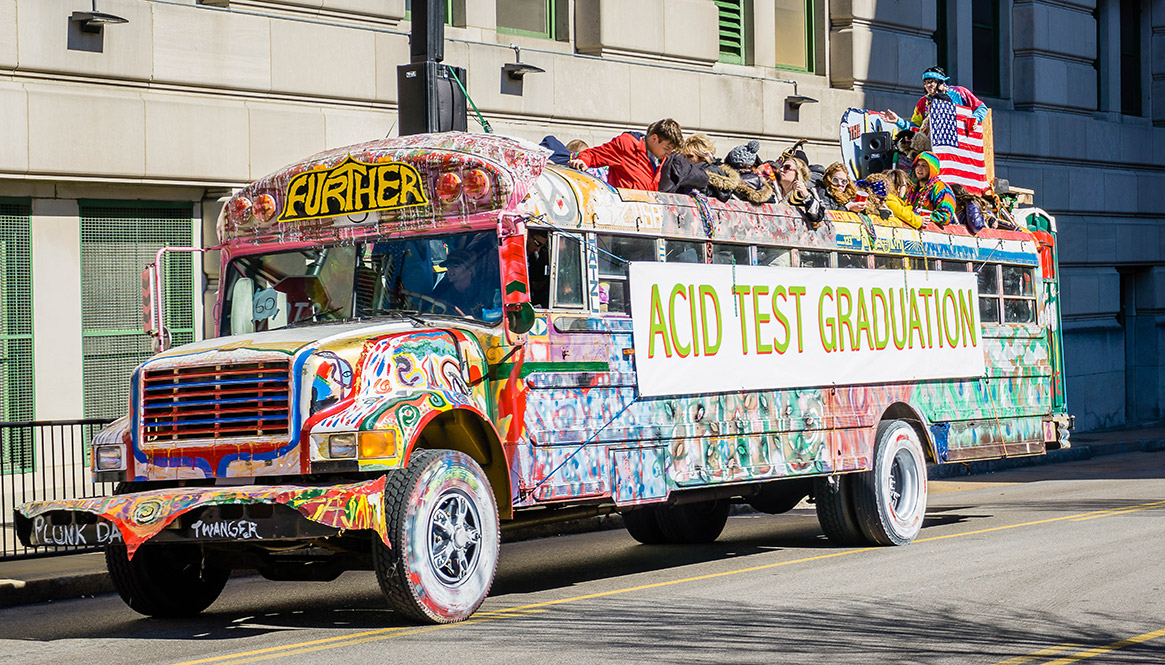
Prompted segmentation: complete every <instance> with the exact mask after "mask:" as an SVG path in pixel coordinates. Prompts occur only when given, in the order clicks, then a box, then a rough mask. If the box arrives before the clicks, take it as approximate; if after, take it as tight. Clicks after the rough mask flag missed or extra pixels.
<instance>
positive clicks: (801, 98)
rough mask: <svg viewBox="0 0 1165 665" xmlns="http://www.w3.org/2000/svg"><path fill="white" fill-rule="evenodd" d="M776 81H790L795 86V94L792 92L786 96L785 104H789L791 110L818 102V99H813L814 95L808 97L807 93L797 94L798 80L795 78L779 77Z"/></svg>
mask: <svg viewBox="0 0 1165 665" xmlns="http://www.w3.org/2000/svg"><path fill="white" fill-rule="evenodd" d="M776 82H777V83H789V84H791V85H792V86H793V94H791V95H789V96H788V97H786V98H785V105H786V106H788V107H789V109H790V110H792V111H796V110H797V109H799V108H801V106H802V105H804V104H816V103H817V100H816V99H813V98H812V97H806V96H805V95H798V94H797V82H796V81H794V80H793V79H777V81H776Z"/></svg>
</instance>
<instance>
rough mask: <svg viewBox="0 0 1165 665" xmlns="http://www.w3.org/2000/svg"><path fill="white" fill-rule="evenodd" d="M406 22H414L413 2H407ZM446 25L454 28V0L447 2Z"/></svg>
mask: <svg viewBox="0 0 1165 665" xmlns="http://www.w3.org/2000/svg"><path fill="white" fill-rule="evenodd" d="M421 1H422V2H424V0H421ZM405 20H406V21H411V20H413V0H405ZM445 25H447V26H450V27H452V26H453V0H445Z"/></svg>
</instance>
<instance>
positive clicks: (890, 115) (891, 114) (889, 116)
mask: <svg viewBox="0 0 1165 665" xmlns="http://www.w3.org/2000/svg"><path fill="white" fill-rule="evenodd" d="M882 115H884V116H886V119H887V120H889V121H890V122H898V114H897V113H895V112H893V111H891V110H890V109H886V110H885V111H882Z"/></svg>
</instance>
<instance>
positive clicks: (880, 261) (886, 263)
mask: <svg viewBox="0 0 1165 665" xmlns="http://www.w3.org/2000/svg"><path fill="white" fill-rule="evenodd" d="M874 268H875V269H877V270H901V269H902V257H901V256H874Z"/></svg>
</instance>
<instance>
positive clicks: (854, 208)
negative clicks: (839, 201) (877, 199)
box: [845, 201, 866, 212]
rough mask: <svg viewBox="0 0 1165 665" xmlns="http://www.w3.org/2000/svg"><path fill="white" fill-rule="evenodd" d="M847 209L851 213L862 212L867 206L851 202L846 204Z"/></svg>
mask: <svg viewBox="0 0 1165 665" xmlns="http://www.w3.org/2000/svg"><path fill="white" fill-rule="evenodd" d="M845 209H846V210H848V211H850V212H861V211H863V210H865V209H866V205H865V204H864V203H858V202H857V201H850V202H849V203H847V204H845Z"/></svg>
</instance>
